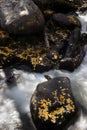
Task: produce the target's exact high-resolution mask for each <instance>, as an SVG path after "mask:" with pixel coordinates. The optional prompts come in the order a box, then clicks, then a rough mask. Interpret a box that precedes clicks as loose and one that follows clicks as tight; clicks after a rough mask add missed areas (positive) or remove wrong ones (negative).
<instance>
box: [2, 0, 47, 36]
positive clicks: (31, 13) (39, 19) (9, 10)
mask: <svg viewBox="0 0 87 130" xmlns="http://www.w3.org/2000/svg"><path fill="white" fill-rule="evenodd" d="M0 10H1V11H0V25H1V27H2V28H3V29H4V30H6V31H8V32H9V33H13V34H29V33H35V32H39V33H40V31H42V30H43V27H44V22H45V21H44V17H43V14H42V13H41V11H40V9H39V8H38V7H37V6H36V5H35V4H34V3H33V1H32V0H20V1H19V0H15V1H11V0H6V1H5V0H1V1H0Z"/></svg>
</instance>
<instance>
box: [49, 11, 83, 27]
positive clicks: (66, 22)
mask: <svg viewBox="0 0 87 130" xmlns="http://www.w3.org/2000/svg"><path fill="white" fill-rule="evenodd" d="M52 19H53V21H55V22H56V23H57V24H58V25H59V26H61V27H66V28H67V27H68V28H71V29H73V28H75V27H81V24H80V21H79V20H78V19H77V18H76V17H75V16H72V15H65V14H62V13H57V14H53V16H52Z"/></svg>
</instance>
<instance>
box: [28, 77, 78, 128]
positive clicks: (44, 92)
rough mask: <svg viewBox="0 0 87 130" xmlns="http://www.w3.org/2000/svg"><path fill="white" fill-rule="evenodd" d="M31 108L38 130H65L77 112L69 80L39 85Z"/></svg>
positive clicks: (64, 78)
mask: <svg viewBox="0 0 87 130" xmlns="http://www.w3.org/2000/svg"><path fill="white" fill-rule="evenodd" d="M30 108H31V115H32V119H33V122H34V124H35V126H36V128H37V129H38V130H53V129H55V130H60V129H65V128H66V126H67V124H69V123H70V122H71V120H72V119H73V117H75V115H76V112H77V107H76V105H75V102H74V98H73V95H72V91H71V85H70V81H69V79H68V78H66V77H58V78H54V79H50V80H49V81H47V82H44V83H41V84H39V85H38V86H37V88H36V90H35V92H34V94H33V95H32V98H31V105H30Z"/></svg>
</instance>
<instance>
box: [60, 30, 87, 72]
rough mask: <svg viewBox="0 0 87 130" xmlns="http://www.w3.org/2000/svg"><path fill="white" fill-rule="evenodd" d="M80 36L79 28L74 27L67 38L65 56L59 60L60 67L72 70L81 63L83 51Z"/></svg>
mask: <svg viewBox="0 0 87 130" xmlns="http://www.w3.org/2000/svg"><path fill="white" fill-rule="evenodd" d="M80 36H81V34H80V29H79V28H75V29H74V30H73V32H72V33H71V36H70V38H69V42H68V46H67V49H66V53H65V56H64V58H63V59H61V60H60V65H59V68H60V69H65V70H69V71H73V70H74V69H75V68H77V67H78V66H79V65H80V64H81V62H82V60H83V58H84V55H85V52H84V48H83V46H82V45H81V43H80Z"/></svg>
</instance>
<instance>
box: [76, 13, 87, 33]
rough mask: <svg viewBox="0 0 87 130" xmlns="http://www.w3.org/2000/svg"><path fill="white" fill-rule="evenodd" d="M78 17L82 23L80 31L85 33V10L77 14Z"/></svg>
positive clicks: (86, 29)
mask: <svg viewBox="0 0 87 130" xmlns="http://www.w3.org/2000/svg"><path fill="white" fill-rule="evenodd" d="M78 19H79V20H80V22H81V25H82V29H81V30H82V31H81V33H86V34H87V11H85V12H84V13H83V14H79V16H78Z"/></svg>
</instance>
